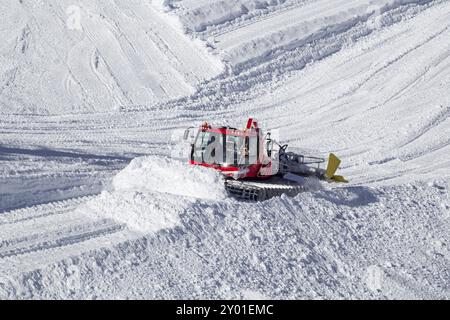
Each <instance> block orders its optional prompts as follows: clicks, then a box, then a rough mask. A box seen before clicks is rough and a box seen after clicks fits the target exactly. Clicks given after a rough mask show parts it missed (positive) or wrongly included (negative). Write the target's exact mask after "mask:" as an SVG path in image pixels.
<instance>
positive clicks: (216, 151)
mask: <svg viewBox="0 0 450 320" xmlns="http://www.w3.org/2000/svg"><path fill="white" fill-rule="evenodd" d="M258 153H259V148H258V137H257V136H248V137H243V136H237V135H226V134H224V133H218V132H209V131H201V132H199V134H198V135H197V138H196V140H195V143H194V146H193V150H192V160H193V161H195V162H199V163H207V164H216V165H221V166H242V165H250V164H254V163H257V158H258Z"/></svg>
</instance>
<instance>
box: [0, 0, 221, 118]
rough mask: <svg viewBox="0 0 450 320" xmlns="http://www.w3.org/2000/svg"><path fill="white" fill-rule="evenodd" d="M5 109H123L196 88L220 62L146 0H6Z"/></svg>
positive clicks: (0, 73)
mask: <svg viewBox="0 0 450 320" xmlns="http://www.w3.org/2000/svg"><path fill="white" fill-rule="evenodd" d="M0 9H1V12H2V22H1V26H0V38H1V39H2V44H1V45H0V79H1V81H0V113H4V112H8V113H29V114H55V113H79V112H96V111H112V110H118V109H119V108H120V107H122V106H131V105H142V104H149V103H158V102H162V101H167V100H170V99H172V98H176V97H181V96H184V95H188V94H192V93H193V92H195V86H196V85H198V84H199V83H201V82H203V81H205V80H207V79H210V78H213V77H215V76H217V75H218V74H220V72H221V71H222V69H223V66H222V64H221V62H220V61H219V60H218V59H217V58H215V57H214V56H212V55H209V54H208V53H207V51H206V49H205V48H204V46H202V45H199V43H198V42H195V41H191V40H190V39H189V38H188V37H187V36H185V35H184V34H183V30H182V27H181V26H180V23H179V22H178V19H177V18H176V17H174V16H168V15H166V14H165V13H163V12H161V11H159V10H156V9H155V8H154V7H153V6H152V5H151V4H150V3H149V2H148V1H147V2H139V1H121V2H120V1H119V2H111V3H110V2H104V1H100V0H95V1H92V0H89V1H76V2H75V3H74V1H71V0H63V1H38V2H36V1H10V0H8V1H2V3H1V4H0Z"/></svg>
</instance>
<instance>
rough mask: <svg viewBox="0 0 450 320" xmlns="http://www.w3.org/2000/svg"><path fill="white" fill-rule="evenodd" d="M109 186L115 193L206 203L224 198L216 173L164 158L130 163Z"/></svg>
mask: <svg viewBox="0 0 450 320" xmlns="http://www.w3.org/2000/svg"><path fill="white" fill-rule="evenodd" d="M112 185H113V188H114V190H116V191H124V190H138V191H150V192H159V193H168V194H173V195H178V196H184V197H192V198H197V199H208V200H223V199H224V198H225V197H226V194H225V189H224V185H223V178H222V176H221V175H220V173H219V172H217V171H215V170H212V169H209V168H204V167H197V166H190V165H189V164H188V163H187V161H186V162H185V163H184V162H182V161H179V160H174V159H171V158H168V157H157V156H150V157H143V158H137V159H134V160H133V161H132V162H131V163H130V165H129V166H128V167H126V168H125V169H124V170H122V171H121V172H120V173H119V174H118V175H117V176H115V177H114V179H113V182H112Z"/></svg>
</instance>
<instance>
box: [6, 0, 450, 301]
mask: <svg viewBox="0 0 450 320" xmlns="http://www.w3.org/2000/svg"><path fill="white" fill-rule="evenodd" d="M24 3H25V4H26V2H25V1H24ZM41 3H44V4H46V3H47V2H46V1H41ZM127 3H128V2H127ZM130 3H134V2H130ZM261 3H262V2H261V1H253V0H239V1H201V0H198V1H197V0H186V1H185V0H181V1H170V0H169V1H159V2H158V3H152V6H148V10H152V12H156V13H157V16H158V17H161V18H162V17H165V15H169V16H170V17H171V18H170V19H173V18H174V17H176V16H178V17H179V19H180V21H181V23H182V25H183V26H184V28H185V31H186V35H182V34H181V33H177V35H179V36H180V37H183V39H185V40H184V41H186V42H187V46H190V47H191V48H193V49H192V50H200V51H198V52H202V54H206V56H204V57H205V58H204V59H206V61H208V63H212V64H211V65H213V66H215V67H214V68H216V67H217V69H210V68H209V67H208V64H206V63H200V65H202V66H204V67H205V70H206V74H205V73H204V74H203V75H204V76H203V78H204V82H202V83H201V84H198V82H191V83H190V82H189V81H185V83H190V85H191V87H192V88H194V86H195V85H196V83H197V84H198V85H197V86H196V87H195V90H190V91H189V90H188V91H186V92H181V93H180V94H179V95H178V96H182V97H181V98H177V99H175V100H170V101H166V102H164V100H158V99H155V100H150V99H149V100H148V101H147V102H141V101H137V102H135V101H133V103H128V104H120V111H114V110H115V109H116V107H119V104H118V103H116V102H110V103H108V105H107V104H105V105H103V106H101V105H100V104H98V105H97V104H95V103H94V107H93V108H84V107H81V105H79V104H77V107H75V108H74V109H70V110H69V109H67V107H68V106H69V104H65V103H63V102H60V101H57V100H56V99H57V98H58V97H56V98H55V100H51V99H50V100H51V101H50V102H51V103H49V104H47V105H44V106H43V108H44V109H42V110H46V111H45V112H49V113H53V115H46V116H43V115H39V114H33V115H25V114H18V113H19V112H24V113H29V112H30V110H33V109H29V108H21V107H20V106H19V104H17V103H15V102H14V101H16V100H14V99H12V98H16V99H19V98H20V97H22V96H21V95H20V94H18V93H17V91H16V92H14V91H13V89H14V88H17V87H15V85H11V86H10V85H7V86H4V87H2V88H6V89H5V90H6V91H5V90H3V91H2V92H5V95H3V93H2V95H1V97H2V99H3V100H2V101H4V102H6V103H7V106H6V107H5V108H4V107H3V106H2V109H1V110H2V115H1V122H0V164H1V167H0V168H1V169H0V170H1V171H0V211H1V212H3V213H2V214H0V229H1V231H0V237H1V238H0V297H1V298H17V297H22V298H61V297H64V298H126V297H128V298H264V297H265V298H289V299H292V298H446V299H449V298H450V287H449V284H450V250H449V246H450V225H449V224H450V198H449V188H450V185H449V183H448V179H449V177H450V161H449V160H448V154H450V140H449V139H450V117H449V115H450V93H449V92H450V40H449V39H450V29H449V26H450V3H449V2H448V1H412V0H411V1H400V0H384V1H381V0H380V1H321V0H317V1H300V0H297V1H296V0H286V1H268V2H267V3H264V4H261ZM2 5H3V4H2ZM54 5H55V6H56V4H54ZM163 5H165V7H164V6H163ZM58 6H59V5H58ZM115 6H118V7H115ZM10 8H13V6H12V4H11V7H10ZM62 8H64V7H62ZM114 8H115V10H116V11H117V12H116V13H120V12H121V10H120V9H118V8H120V5H119V4H115V5H114ZM134 9H136V8H134ZM134 9H133V6H132V5H127V9H126V10H125V11H126V12H127V14H134V13H132V12H133V10H134ZM98 10H99V11H102V10H106V11H107V10H112V9H111V8H110V7H108V8H107V9H106V5H105V6H104V7H101V9H98ZM136 10H137V9H136ZM138 11H139V13H142V12H140V10H138ZM7 12H8V14H10V13H13V10H9V11H7ZM61 12H64V11H61ZM163 12H165V13H163ZM105 16H106V14H105ZM117 16H121V14H117V15H115V17H117ZM110 17H112V15H111V16H110ZM111 19H113V18H111ZM164 21H165V20H164ZM84 23H85V24H86V25H87V24H89V23H92V22H91V21H90V20H89V19H87V21H84ZM170 25H171V26H173V25H175V23H173V24H172V23H171V24H170ZM2 29H3V25H2ZM162 29H164V28H162ZM181 29H182V28H181V27H180V26H178V27H177V30H181ZM133 32H134V31H133ZM133 32H132V33H133ZM177 32H179V31H177ZM85 33H86V34H87V31H86V32H85ZM170 34H172V31H171V32H170ZM166 36H167V35H166ZM169 38H170V37H169ZM190 38H195V39H197V40H195V41H192V42H191V41H190V40H189V39H190ZM163 39H164V41H170V40H167V39H166V38H163ZM49 40H50V39H49ZM200 40H201V41H203V44H201V43H198V42H197V41H200ZM133 41H134V40H133V39H131V40H130V42H131V43H133V45H135V44H134V42H133ZM106 42H107V43H110V42H109V41H106ZM112 42H114V41H112ZM205 44H206V46H207V47H209V49H208V51H203V49H201V48H202V46H204V45H205ZM172 45H175V44H172ZM172 45H169V46H168V47H167V49H170V51H172V50H174V49H173V48H172V47H171V46H172ZM2 48H3V47H2ZM182 48H184V46H182ZM186 50H188V49H186ZM181 51H183V50H181ZM2 52H3V51H2ZM137 52H138V53H139V54H141V51H140V49H137ZM207 52H208V53H207ZM147 53H148V52H147ZM111 54H112V53H111ZM114 54H117V52H116V51H114ZM165 54H168V53H167V51H166V53H165ZM188 55H189V53H188V51H186V56H184V55H183V53H182V52H181V53H180V56H181V57H182V58H185V57H187V56H188ZM0 56H1V59H4V57H5V55H3V54H2V55H0ZM193 56H195V55H193ZM190 57H192V55H191V56H190ZM216 58H220V59H222V60H223V64H224V65H225V71H224V72H222V73H221V72H220V65H218V64H216V61H217V60H215V59H216ZM209 59H212V60H209ZM211 61H212V62H211ZM26 65H27V66H31V65H33V64H32V63H31V62H30V63H28V62H27V63H26ZM182 65H183V66H184V64H182ZM6 66H7V64H3V63H0V67H1V68H2V70H3V69H5V68H6ZM18 70H19V71H21V72H24V71H23V70H29V69H22V68H19V69H18ZM116 70H118V71H116V72H122V71H121V68H120V67H117V69H116ZM160 70H162V69H160ZM177 70H179V69H177ZM19 71H18V72H19ZM27 72H28V71H27ZM30 72H31V74H33V75H35V76H36V74H35V73H34V72H32V71H30ZM124 72H125V71H124ZM161 72H163V71H161ZM209 72H210V73H209ZM80 74H81V75H87V74H89V73H87V72H86V73H85V72H81V71H80ZM37 77H38V76H37ZM124 78H126V79H128V78H127V75H126V74H125V75H124ZM1 79H2V80H1V81H3V79H6V78H5V77H3V76H2V78H1ZM206 79H209V80H206ZM158 81H159V80H158ZM158 81H157V82H156V83H160V82H158ZM11 83H16V84H17V83H19V82H11ZM83 83H84V82H81V84H83ZM86 83H87V85H86V86H87V87H88V88H90V89H92V90H93V91H92V92H94V93H95V92H96V90H97V89H94V87H93V85H91V84H90V83H88V82H86ZM23 84H24V85H27V87H28V88H29V85H30V84H29V83H28V82H27V81H24V82H23ZM31 84H33V82H32V81H31ZM50 86H53V85H52V84H50ZM55 90H56V89H55ZM98 90H100V89H98ZM25 92H35V91H34V90H33V89H32V88H31V89H30V90H29V91H25ZM8 94H9V96H8ZM24 96H25V95H24ZM64 97H66V96H64ZM110 97H111V99H113V98H112V97H115V95H114V94H112V95H111V96H110ZM171 98H173V97H171ZM166 100H168V99H166ZM71 101H72V102H71V103H73V100H71ZM75 104H76V102H75ZM70 106H72V104H70ZM42 110H41V109H40V111H42ZM73 110H77V111H80V110H84V111H87V110H97V111H98V110H108V112H103V113H78V114H61V113H62V112H63V113H67V112H69V111H70V112H69V113H73ZM40 111H39V113H40ZM32 112H34V111H32ZM249 116H255V117H256V118H258V120H260V122H261V123H263V125H264V126H265V127H269V128H273V129H280V138H281V139H282V141H283V142H288V143H290V144H291V145H292V146H293V147H299V148H305V149H314V150H317V151H318V152H319V153H322V154H325V153H327V152H335V153H336V154H338V155H339V156H340V157H341V158H342V160H343V168H342V173H343V174H344V175H345V176H346V177H348V178H349V179H350V180H351V184H350V185H348V186H343V187H339V188H335V187H334V186H331V185H324V186H323V189H322V190H319V191H317V192H312V193H305V194H301V195H299V196H297V197H295V198H292V199H291V198H288V197H281V198H274V199H271V200H269V201H266V202H264V203H243V202H238V201H235V200H232V199H223V197H222V196H221V191H220V190H219V189H214V190H213V189H211V188H207V189H202V187H201V185H199V184H195V183H192V181H204V182H205V184H207V183H213V182H214V181H217V176H216V175H215V174H214V173H207V172H196V171H191V169H189V168H187V167H186V166H183V165H182V164H180V163H177V162H174V161H172V160H170V159H168V158H166V157H167V156H168V155H170V154H171V148H170V146H169V145H170V144H171V143H170V141H171V137H172V136H173V134H174V131H176V130H178V129H183V128H185V127H188V126H191V125H197V124H199V123H201V122H203V121H204V120H208V121H210V122H213V123H217V124H230V125H233V126H236V127H242V126H243V124H244V123H245V120H246V118H247V117H249ZM143 155H150V157H147V158H141V159H137V160H135V161H133V163H132V164H131V165H130V166H128V167H127V168H126V169H125V170H123V171H121V172H120V173H119V171H120V170H121V169H123V168H124V167H126V166H127V165H128V163H129V162H130V161H131V159H133V158H135V157H139V156H143ZM165 166H166V167H167V172H165V171H164V170H160V168H161V167H165ZM172 172H177V173H180V172H181V174H170V173H172ZM170 185H176V186H177V187H176V188H174V189H171V188H170ZM180 190H181V191H180ZM183 190H186V192H182V191H183ZM100 192H101V194H98V193H100ZM211 192H212V193H211ZM205 195H206V196H205ZM208 195H210V196H208Z"/></svg>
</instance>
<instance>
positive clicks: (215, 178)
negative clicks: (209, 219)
mask: <svg viewBox="0 0 450 320" xmlns="http://www.w3.org/2000/svg"><path fill="white" fill-rule="evenodd" d="M225 196H226V192H225V187H224V183H223V181H222V177H221V176H220V173H218V172H216V171H214V170H211V169H207V168H202V167H194V166H189V165H188V164H185V163H182V162H179V161H176V160H173V159H170V158H161V157H155V156H150V157H144V158H138V159H135V160H133V161H132V162H131V163H130V165H129V166H128V167H127V168H125V169H124V170H123V171H121V172H120V173H119V174H118V175H117V176H116V177H115V178H114V179H113V183H112V190H111V191H104V192H102V194H101V195H100V196H98V197H96V198H95V199H94V200H92V201H90V202H88V203H87V204H86V206H84V207H83V208H82V210H83V211H85V212H86V213H88V214H89V215H94V216H98V217H101V218H111V219H114V220H116V221H118V222H121V223H125V224H127V225H128V226H129V227H130V228H131V229H133V230H136V231H140V232H143V233H155V232H157V231H160V230H162V229H169V228H173V227H175V226H177V225H178V224H179V222H180V219H179V217H180V215H181V214H182V213H183V212H185V211H186V210H187V209H189V208H190V207H192V206H193V205H195V203H196V202H198V201H199V199H202V200H220V199H223V198H225Z"/></svg>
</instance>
